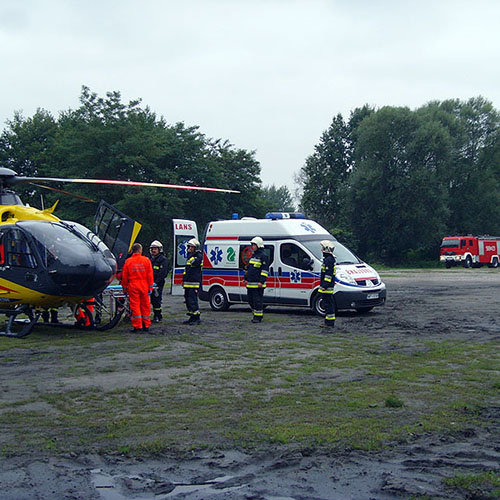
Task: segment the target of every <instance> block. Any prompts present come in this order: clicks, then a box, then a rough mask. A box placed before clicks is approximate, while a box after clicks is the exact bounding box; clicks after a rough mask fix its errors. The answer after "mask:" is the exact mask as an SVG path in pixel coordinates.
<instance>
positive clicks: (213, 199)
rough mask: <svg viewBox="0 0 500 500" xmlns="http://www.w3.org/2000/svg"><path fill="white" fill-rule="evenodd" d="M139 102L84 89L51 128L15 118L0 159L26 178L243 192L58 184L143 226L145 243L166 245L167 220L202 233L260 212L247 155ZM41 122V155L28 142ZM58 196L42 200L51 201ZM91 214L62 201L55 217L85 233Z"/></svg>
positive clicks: (90, 208) (255, 167)
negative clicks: (187, 223) (215, 223)
mask: <svg viewBox="0 0 500 500" xmlns="http://www.w3.org/2000/svg"><path fill="white" fill-rule="evenodd" d="M140 104H141V103H140V100H135V101H130V102H129V103H128V104H124V103H123V102H122V100H121V95H120V93H119V92H108V93H107V94H106V96H105V97H100V96H99V95H97V94H96V93H93V92H91V91H90V89H88V88H87V87H83V88H82V93H81V96H80V106H79V107H78V108H77V109H74V110H72V109H69V110H67V111H65V112H63V113H61V114H60V116H59V119H58V121H57V122H56V121H54V120H52V122H50V116H49V115H47V114H45V113H44V112H39V113H38V114H37V115H36V116H35V117H33V118H30V119H24V118H22V117H21V116H20V115H16V117H15V120H14V121H13V122H12V124H11V127H10V128H9V130H7V131H6V132H4V134H3V135H2V142H1V144H0V158H4V162H6V163H7V166H13V167H14V166H16V165H22V166H23V169H22V170H21V169H20V168H18V170H20V172H19V173H23V174H29V175H33V174H37V175H42V176H54V177H68V178H88V179H116V180H135V181H144V182H157V183H167V184H181V185H185V186H190V185H191V186H213V187H220V188H228V189H235V190H240V191H241V192H242V194H241V195H231V194H221V193H213V192H202V191H189V190H180V189H169V190H167V189H160V188H138V187H123V186H120V187H117V186H110V185H102V184H91V185H89V184H62V185H61V186H58V187H60V188H61V189H64V190H67V191H71V192H72V193H74V194H77V195H82V196H86V197H89V198H92V199H94V200H96V201H98V200H100V199H104V200H106V201H107V202H109V203H111V204H113V205H115V206H116V207H117V208H119V209H121V210H122V211H123V212H125V213H126V214H127V215H129V216H130V217H132V218H134V219H135V220H137V221H138V222H140V223H141V224H143V229H142V231H141V233H140V235H139V241H141V242H142V243H146V244H149V242H150V241H152V240H153V239H160V240H162V241H163V243H164V245H165V246H166V247H168V245H169V243H170V241H171V232H172V228H171V226H172V224H171V219H172V218H176V217H184V218H192V219H194V220H196V221H197V222H198V223H199V224H200V227H201V228H203V225H204V224H205V223H206V222H207V221H208V220H211V219H216V218H229V217H230V216H231V213H232V212H234V211H241V213H245V214H249V215H251V214H253V213H256V212H258V211H259V210H260V209H259V206H258V203H259V193H260V183H261V181H260V165H259V163H258V162H257V161H256V160H255V154H254V152H252V151H250V152H249V151H245V150H242V149H237V148H235V147H234V146H233V145H231V144H230V143H229V142H228V141H223V140H220V139H219V140H213V139H209V138H207V137H206V136H205V135H204V134H202V133H201V132H200V131H199V129H198V127H196V126H193V127H187V126H186V125H184V124H183V123H176V124H174V125H169V124H167V123H166V121H165V119H164V118H158V117H157V116H156V114H155V113H154V112H152V111H151V110H150V109H149V108H148V107H145V108H143V107H141V105H140ZM42 118H43V120H42ZM41 123H44V124H46V125H47V127H46V128H47V129H48V130H49V131H50V134H49V133H48V132H46V134H45V135H44V136H43V137H46V138H47V140H46V148H45V149H44V150H43V153H44V154H43V155H41V153H39V152H38V150H35V151H33V152H32V151H30V150H29V148H28V145H30V144H33V140H32V135H33V133H34V132H33V130H34V128H35V124H36V125H37V127H38V128H39V129H41V128H42V127H41ZM49 124H52V128H50V127H48V125H49ZM49 139H50V140H49ZM18 144H20V145H24V147H20V146H18ZM39 149H40V150H41V146H40V148H39ZM35 153H37V154H35ZM28 160H29V162H28ZM35 160H36V161H35ZM28 167H30V170H29V169H28ZM28 170H29V171H28ZM60 197H61V196H60V195H59V194H57V195H56V194H54V193H52V192H49V193H48V194H47V199H48V200H49V202H50V203H52V202H53V201H54V200H55V199H57V198H60ZM95 209H96V206H95V205H93V204H86V203H83V202H82V201H81V200H78V199H75V198H67V197H65V198H64V200H63V201H62V202H61V203H60V207H58V211H57V214H58V215H59V216H60V217H62V218H65V219H68V220H78V221H79V222H82V223H84V224H86V225H87V226H88V227H92V224H93V217H94V213H95Z"/></svg>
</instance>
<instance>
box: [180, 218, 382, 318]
mask: <svg viewBox="0 0 500 500" xmlns="http://www.w3.org/2000/svg"><path fill="white" fill-rule="evenodd" d="M173 223H174V238H175V248H176V253H175V255H174V264H173V269H174V270H173V273H172V293H173V294H174V295H180V294H182V293H183V291H182V274H183V272H184V265H185V263H186V257H187V253H186V242H187V241H188V240H189V239H190V238H198V231H197V227H196V223H195V222H193V221H188V220H183V219H174V220H173ZM254 236H261V237H262V239H263V240H264V250H265V252H266V254H267V257H268V260H269V277H268V279H267V282H266V284H267V287H266V289H265V291H264V304H266V305H280V306H303V307H311V308H312V309H313V311H314V312H315V313H317V314H319V315H324V308H323V303H322V294H320V293H318V288H319V282H320V273H321V265H322V254H321V249H320V241H321V240H325V239H329V240H332V241H335V250H334V256H335V259H336V261H337V275H336V280H335V289H334V299H335V303H336V306H337V310H342V309H355V310H356V311H359V312H367V311H370V310H371V309H373V307H375V306H381V305H383V304H384V303H385V300H386V295H387V291H386V287H385V284H384V283H383V282H382V281H381V280H380V276H379V275H378V273H377V272H376V271H375V270H374V269H373V268H372V267H370V266H369V265H368V264H366V263H364V262H363V261H361V260H360V259H359V258H358V257H357V256H356V255H354V254H353V253H352V252H351V251H350V250H349V249H347V248H346V247H345V246H344V245H342V244H341V243H339V242H338V241H337V240H336V239H335V238H334V237H333V236H332V235H331V234H330V233H329V232H328V231H327V230H326V229H325V228H323V227H321V226H320V225H319V224H318V223H316V222H314V221H312V220H308V219H305V218H304V216H303V215H302V214H288V213H271V214H267V215H266V218H265V219H254V218H251V217H243V218H242V219H232V220H224V221H214V222H210V223H208V225H207V227H206V230H205V238H204V244H203V284H202V289H201V291H200V298H201V299H202V300H207V301H208V302H209V303H210V307H211V308H212V309H213V310H214V311H224V310H226V309H227V308H228V307H229V306H230V305H231V304H242V303H246V302H247V291H246V288H245V286H244V285H243V277H244V268H245V266H246V264H247V263H248V259H249V257H250V256H251V254H252V248H251V245H250V240H251V239H252V238H253V237H254Z"/></svg>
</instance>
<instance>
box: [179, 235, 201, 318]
mask: <svg viewBox="0 0 500 500" xmlns="http://www.w3.org/2000/svg"><path fill="white" fill-rule="evenodd" d="M187 251H188V260H187V261H186V267H185V268H184V276H183V277H182V286H183V288H184V300H185V301H186V308H187V311H188V312H187V315H188V316H189V319H188V320H186V321H184V322H183V323H184V324H187V325H199V324H200V308H199V307H198V292H199V291H200V284H201V269H202V266H203V256H202V254H201V251H200V242H199V241H198V240H197V239H196V238H192V239H190V240H189V241H188V242H187Z"/></svg>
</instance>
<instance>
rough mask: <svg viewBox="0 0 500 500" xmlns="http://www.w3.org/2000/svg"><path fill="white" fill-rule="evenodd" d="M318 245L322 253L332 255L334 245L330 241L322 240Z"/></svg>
mask: <svg viewBox="0 0 500 500" xmlns="http://www.w3.org/2000/svg"><path fill="white" fill-rule="evenodd" d="M320 245H321V251H322V252H323V253H333V249H334V248H335V245H334V244H333V241H331V240H323V241H322V242H321V243H320Z"/></svg>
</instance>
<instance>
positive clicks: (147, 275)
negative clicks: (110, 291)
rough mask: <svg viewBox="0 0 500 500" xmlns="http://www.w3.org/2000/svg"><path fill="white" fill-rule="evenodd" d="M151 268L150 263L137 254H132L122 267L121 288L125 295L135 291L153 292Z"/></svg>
mask: <svg viewBox="0 0 500 500" xmlns="http://www.w3.org/2000/svg"><path fill="white" fill-rule="evenodd" d="M153 283H154V279H153V268H152V266H151V261H150V260H149V259H148V258H147V257H144V256H143V255H141V254H139V253H134V254H132V255H131V256H130V257H129V258H128V259H127V260H126V261H125V264H124V265H123V271H122V288H123V291H124V292H125V293H128V292H129V290H131V289H133V290H137V291H140V292H143V293H148V292H151V291H152V290H153Z"/></svg>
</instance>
